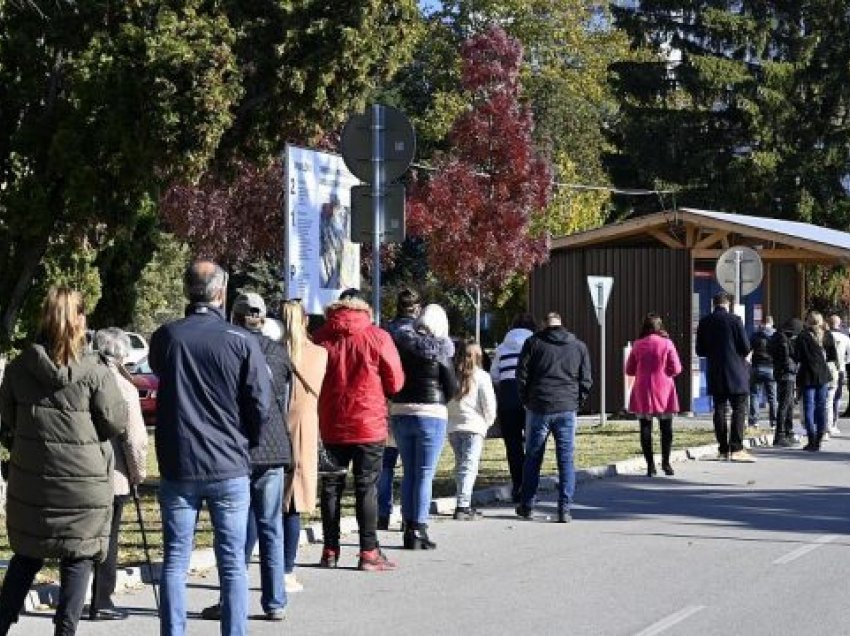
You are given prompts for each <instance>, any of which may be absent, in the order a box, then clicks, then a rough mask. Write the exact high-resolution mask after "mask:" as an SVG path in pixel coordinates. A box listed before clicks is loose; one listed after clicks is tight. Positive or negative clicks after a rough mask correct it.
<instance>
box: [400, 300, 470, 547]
mask: <svg viewBox="0 0 850 636" xmlns="http://www.w3.org/2000/svg"><path fill="white" fill-rule="evenodd" d="M395 343H396V346H397V347H398V353H399V357H400V358H401V365H402V368H403V369H404V386H403V387H402V389H401V391H399V392H398V393H396V394H395V395H394V396H393V399H392V400H393V403H392V407H391V409H390V414H391V415H392V429H393V435H394V436H395V441H396V444H397V445H398V452H399V455H401V464H402V469H403V473H402V475H403V476H402V480H401V514H402V518H403V520H404V547H405V548H406V549H408V550H418V549H424V550H430V549H434V548H436V547H437V544H436V543H434V542H433V541H431V539H430V537H429V536H428V515H429V512H430V510H431V491H432V484H433V481H434V472H435V471H436V469H437V461H438V460H439V459H440V452H441V451H442V449H443V443H444V442H445V439H446V423H447V420H448V410H447V408H446V404H448V402H449V401H450V400H451V399H452V398H453V397H454V396H455V394H456V393H457V377H456V376H455V370H454V365H453V364H452V356H454V345H453V344H452V341H451V340H449V321H448V318H447V317H446V312H445V311H444V310H443V308H442V307H440V306H439V305H428V306H427V307H425V309H423V310H422V313H421V314H419V317H418V318H417V319H416V321H415V322H414V323H413V329H409V330H404V331H401V332H399V333H398V334H397V336H396V340H395Z"/></svg>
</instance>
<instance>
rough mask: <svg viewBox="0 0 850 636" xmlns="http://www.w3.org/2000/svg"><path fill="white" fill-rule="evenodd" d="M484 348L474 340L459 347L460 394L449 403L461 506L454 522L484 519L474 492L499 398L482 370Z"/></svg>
mask: <svg viewBox="0 0 850 636" xmlns="http://www.w3.org/2000/svg"><path fill="white" fill-rule="evenodd" d="M481 358H482V354H481V347H480V346H478V343H476V342H475V341H474V340H470V341H467V342H466V343H465V344H463V345H461V346H460V347H458V352H457V355H456V356H455V369H456V370H457V379H458V384H459V385H460V391H459V392H458V395H457V397H456V398H455V399H454V400H452V401H451V402H450V403H449V423H448V433H449V442H450V443H451V445H452V450H453V451H454V454H455V472H456V481H457V505H456V507H455V514H454V518H455V519H457V520H464V521H472V520H474V519H477V518H478V517H480V516H481V515H480V513H479V512H478V511H477V510H475V509H474V508H473V507H472V505H471V503H472V488H473V486H474V485H475V478H476V477H477V476H478V462H479V460H480V459H481V451H482V450H483V449H484V438H485V437H486V435H487V429H488V428H490V426H491V425H492V424H493V421H494V420H495V419H496V394H495V392H494V391H493V383H492V381H491V380H490V375H489V374H488V373H487V372H486V371H484V369H482V368H481Z"/></svg>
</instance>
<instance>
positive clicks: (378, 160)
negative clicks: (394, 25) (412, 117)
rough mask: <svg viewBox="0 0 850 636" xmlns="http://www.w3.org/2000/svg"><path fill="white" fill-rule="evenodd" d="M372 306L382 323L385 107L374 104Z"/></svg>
mask: <svg viewBox="0 0 850 636" xmlns="http://www.w3.org/2000/svg"><path fill="white" fill-rule="evenodd" d="M372 177H373V178H372V218H373V221H374V226H375V227H374V232H373V233H372V251H373V255H372V258H373V264H372V308H373V311H374V312H375V324H376V325H379V324H381V219H383V218H384V107H383V106H381V105H380V104H373V105H372Z"/></svg>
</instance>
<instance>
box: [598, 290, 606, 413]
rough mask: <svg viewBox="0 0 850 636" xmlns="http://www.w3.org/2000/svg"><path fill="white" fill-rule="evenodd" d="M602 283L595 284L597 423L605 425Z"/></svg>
mask: <svg viewBox="0 0 850 636" xmlns="http://www.w3.org/2000/svg"><path fill="white" fill-rule="evenodd" d="M602 287H603V286H602V283H599V284H597V285H596V298H597V307H599V310H598V311H599V329H600V331H599V425H600V426H604V425H605V307H604V302H605V298H604V297H603V294H604V291H603V289H602Z"/></svg>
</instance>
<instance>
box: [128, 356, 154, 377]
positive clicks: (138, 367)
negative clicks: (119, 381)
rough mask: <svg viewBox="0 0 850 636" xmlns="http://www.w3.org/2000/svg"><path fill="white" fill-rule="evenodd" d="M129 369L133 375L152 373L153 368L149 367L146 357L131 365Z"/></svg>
mask: <svg viewBox="0 0 850 636" xmlns="http://www.w3.org/2000/svg"><path fill="white" fill-rule="evenodd" d="M129 371H130V373H132V374H133V375H139V374H142V373H153V370H152V369H151V365H150V363H149V362H148V359H147V358H142V359H141V360H139V361H138V362H137V363H136V364H134V365H132V366H131V368H130V369H129Z"/></svg>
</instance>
